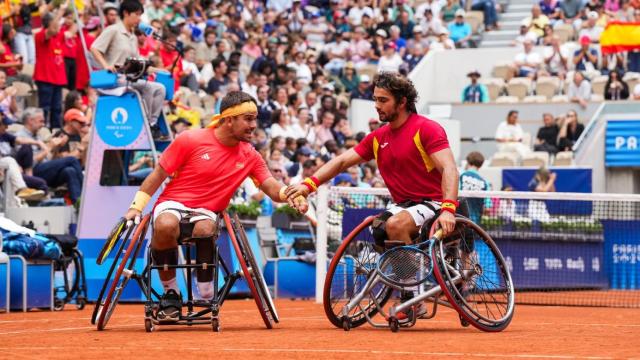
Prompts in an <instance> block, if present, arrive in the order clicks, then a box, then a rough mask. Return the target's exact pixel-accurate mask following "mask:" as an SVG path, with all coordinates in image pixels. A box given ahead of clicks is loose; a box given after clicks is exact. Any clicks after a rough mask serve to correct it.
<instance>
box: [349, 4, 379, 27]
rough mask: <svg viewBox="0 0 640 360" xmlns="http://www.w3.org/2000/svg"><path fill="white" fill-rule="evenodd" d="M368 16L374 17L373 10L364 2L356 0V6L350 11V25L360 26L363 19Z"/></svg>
mask: <svg viewBox="0 0 640 360" xmlns="http://www.w3.org/2000/svg"><path fill="white" fill-rule="evenodd" d="M365 14H367V15H368V16H369V17H373V9H371V8H370V7H369V6H366V4H365V1H364V0H356V6H354V7H352V8H351V9H350V10H349V15H348V18H349V23H350V24H351V26H359V25H360V24H361V23H362V17H363V16H364V15H365Z"/></svg>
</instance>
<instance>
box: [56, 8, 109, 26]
mask: <svg viewBox="0 0 640 360" xmlns="http://www.w3.org/2000/svg"><path fill="white" fill-rule="evenodd" d="M65 8H66V7H65ZM102 13H103V14H104V27H105V28H106V27H108V26H111V25H113V24H115V23H117V22H118V6H117V5H116V4H115V3H113V2H106V3H105V4H104V5H103V6H102Z"/></svg>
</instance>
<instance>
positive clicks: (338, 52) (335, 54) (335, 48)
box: [324, 31, 350, 75]
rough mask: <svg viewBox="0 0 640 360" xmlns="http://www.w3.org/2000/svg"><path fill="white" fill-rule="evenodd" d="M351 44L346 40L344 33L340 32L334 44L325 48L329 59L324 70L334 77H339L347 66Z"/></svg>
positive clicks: (336, 34)
mask: <svg viewBox="0 0 640 360" xmlns="http://www.w3.org/2000/svg"><path fill="white" fill-rule="evenodd" d="M349 47H350V45H349V43H348V42H347V41H345V40H344V37H343V33H342V32H341V31H338V32H336V33H335V38H334V40H333V41H332V42H330V43H328V44H327V45H326V46H324V52H325V54H326V56H327V58H328V59H329V62H327V63H326V64H325V65H324V69H325V70H326V71H328V72H330V73H331V74H333V75H338V74H339V73H340V71H341V70H342V68H343V67H344V65H345V62H346V59H347V54H348V52H349Z"/></svg>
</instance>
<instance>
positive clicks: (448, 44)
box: [429, 26, 456, 51]
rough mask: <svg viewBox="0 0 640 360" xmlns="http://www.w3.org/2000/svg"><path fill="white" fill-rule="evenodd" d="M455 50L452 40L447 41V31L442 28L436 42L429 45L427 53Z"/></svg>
mask: <svg viewBox="0 0 640 360" xmlns="http://www.w3.org/2000/svg"><path fill="white" fill-rule="evenodd" d="M455 48H456V45H455V44H454V43H453V40H451V39H449V30H447V28H446V27H444V26H443V27H442V29H440V33H439V34H438V38H437V40H436V41H433V42H432V43H431V44H429V51H443V50H453V49H455Z"/></svg>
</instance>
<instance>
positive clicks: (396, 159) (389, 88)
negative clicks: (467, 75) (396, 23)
mask: <svg viewBox="0 0 640 360" xmlns="http://www.w3.org/2000/svg"><path fill="white" fill-rule="evenodd" d="M373 85H374V93H373V100H374V102H375V108H376V111H377V112H378V115H379V117H380V120H381V121H382V122H383V123H384V125H383V126H381V127H380V128H378V129H377V130H375V131H373V132H371V133H370V134H368V135H367V136H366V137H365V138H364V139H363V140H362V141H361V142H360V143H359V144H358V145H357V146H356V147H354V148H352V149H350V150H348V151H346V152H344V153H343V154H341V155H340V156H338V157H336V158H334V159H332V160H331V161H329V162H328V163H326V164H325V165H323V166H322V167H321V168H319V169H318V170H317V171H316V172H315V174H313V176H311V177H309V178H306V179H305V180H304V181H303V182H302V183H300V184H297V185H291V186H289V187H288V188H287V189H286V191H285V194H286V196H287V197H289V198H290V199H294V198H296V197H298V196H304V197H307V196H309V194H310V193H312V192H314V191H315V190H316V189H317V188H318V186H320V184H323V183H325V182H327V181H329V180H330V179H332V178H333V177H335V176H336V175H338V174H339V173H341V172H343V171H345V170H346V169H348V168H349V167H351V166H354V165H356V164H360V163H363V162H366V161H370V160H374V159H375V161H376V164H377V165H378V168H379V171H380V175H381V176H382V178H383V180H384V182H385V184H386V185H387V187H388V189H389V192H390V193H391V196H392V198H393V202H394V203H393V204H392V206H390V207H389V208H388V209H387V210H386V211H384V212H383V213H382V214H380V215H378V216H377V218H376V219H375V220H374V222H373V224H372V234H373V238H374V240H375V243H376V250H377V251H378V252H382V251H384V245H385V240H400V241H402V242H404V243H405V244H411V243H412V242H414V240H415V239H416V238H417V237H418V235H419V231H420V229H421V227H422V225H423V224H424V223H425V222H428V221H430V220H431V219H433V218H434V217H435V216H436V215H437V214H438V213H439V215H438V216H437V218H436V219H435V221H434V227H435V228H440V229H442V233H443V235H445V236H446V235H447V234H449V233H451V232H452V231H453V230H454V227H455V224H456V220H455V213H456V210H457V207H458V201H457V197H458V176H459V175H458V170H457V167H456V163H455V160H454V157H453V153H452V152H451V149H450V147H449V141H448V139H447V135H446V133H445V131H444V129H443V128H442V127H441V126H440V124H438V123H437V122H435V121H432V120H429V119H427V118H426V117H424V116H421V115H419V114H417V111H416V100H417V91H416V89H415V87H414V85H413V83H412V82H411V81H410V80H408V79H406V78H404V77H402V76H401V75H400V74H398V73H393V72H382V73H380V74H378V75H376V77H375V78H374V81H373ZM427 235H428V234H427ZM403 296H412V295H411V294H403Z"/></svg>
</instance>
